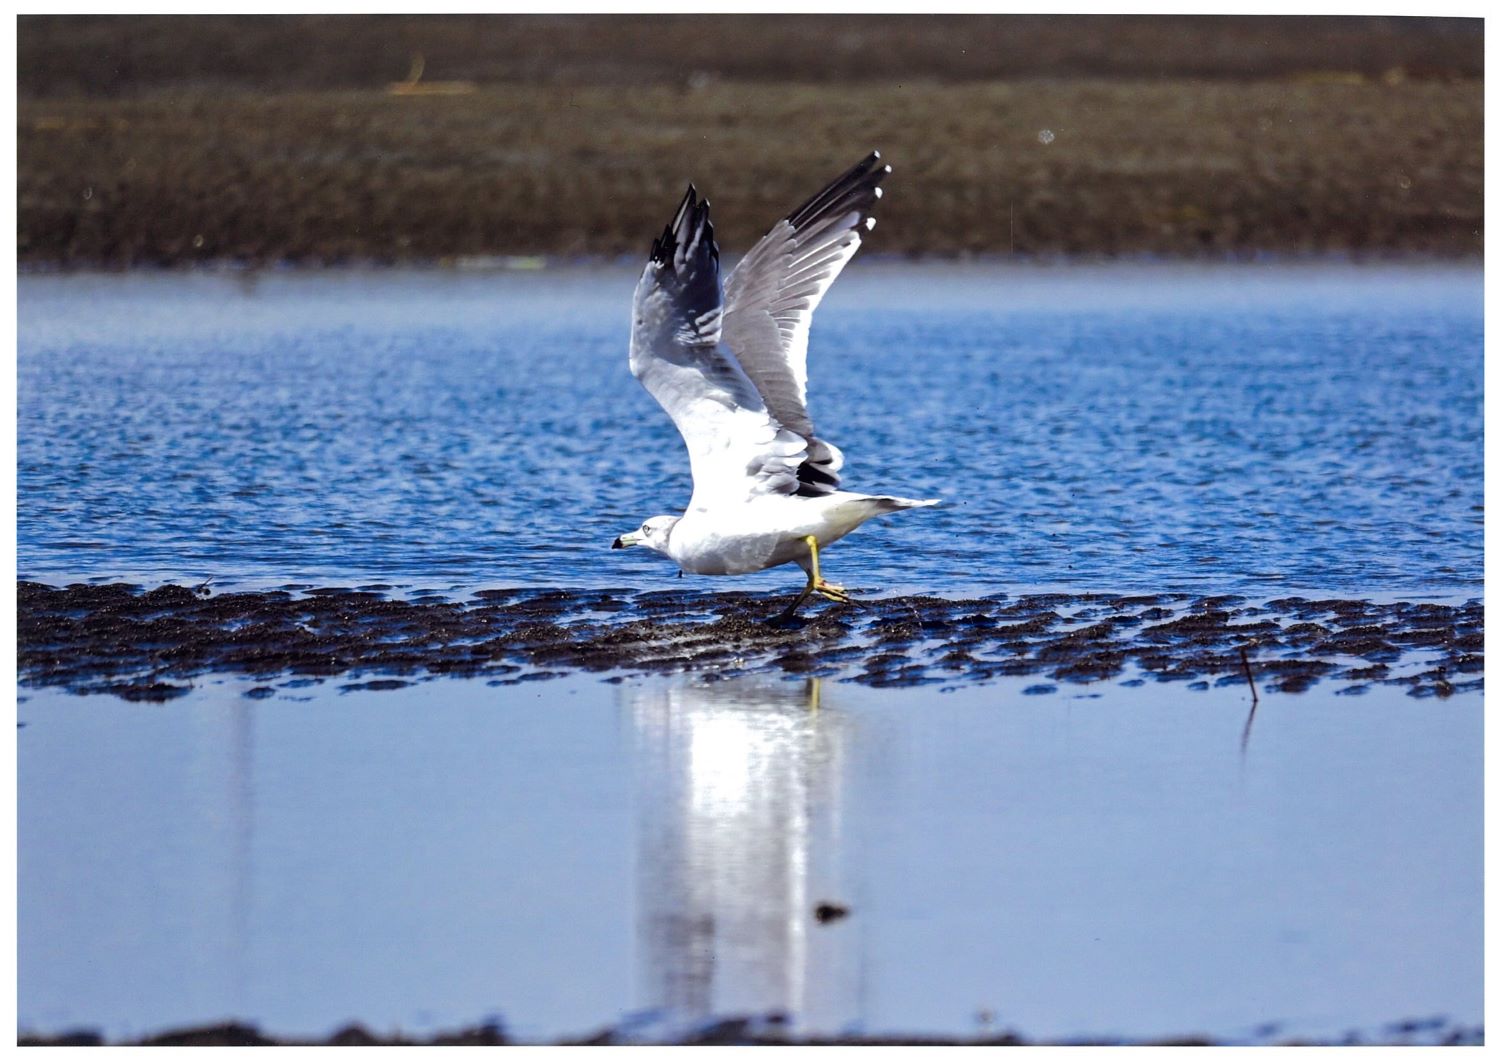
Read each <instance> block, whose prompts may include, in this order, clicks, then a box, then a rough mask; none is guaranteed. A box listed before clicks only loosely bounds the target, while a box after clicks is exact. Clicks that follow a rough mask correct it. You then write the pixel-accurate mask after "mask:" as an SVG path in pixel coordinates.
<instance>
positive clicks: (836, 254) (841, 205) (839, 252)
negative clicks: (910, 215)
mask: <svg viewBox="0 0 1500 1060" xmlns="http://www.w3.org/2000/svg"><path fill="white" fill-rule="evenodd" d="M890 171H891V167H890V166H888V165H883V164H882V163H881V161H880V152H879V151H874V152H871V154H870V155H869V157H868V158H866V159H864V160H863V161H862V162H860V163H859V164H858V165H857V166H855V167H854V168H853V169H851V170H849V172H847V173H845V174H844V175H843V176H841V177H839V178H838V179H837V180H835V181H834V182H833V183H832V184H829V185H828V186H827V187H826V188H824V189H823V190H822V191H820V192H818V193H817V194H816V195H814V196H813V197H812V198H811V199H808V200H807V201H806V202H805V203H803V204H802V205H801V206H799V207H798V208H797V209H795V210H793V211H792V212H791V213H790V214H788V215H787V216H786V217H785V218H784V219H782V220H781V221H778V222H777V223H776V225H775V227H773V228H772V229H771V231H769V232H767V233H766V235H765V236H764V237H763V238H762V239H761V241H760V242H759V243H757V244H755V246H754V247H753V248H751V250H750V253H748V254H746V255H745V257H744V258H743V259H742V260H741V261H740V263H739V265H738V266H736V268H735V270H734V272H732V273H731V274H730V276H729V279H728V281H727V282H726V284H725V298H724V321H723V332H724V342H725V344H726V345H727V346H728V347H729V348H730V350H731V351H732V352H733V353H734V356H735V358H736V359H737V360H738V361H739V363H740V367H741V368H743V369H744V371H745V374H746V375H747V376H749V377H750V380H751V382H753V383H754V384H755V387H756V389H757V390H759V391H760V394H761V397H762V398H763V399H764V400H765V403H766V407H767V408H768V409H769V410H770V412H771V415H772V416H774V417H775V418H776V419H777V421H778V422H780V423H781V424H783V425H784V426H786V427H789V428H790V429H792V430H793V431H796V432H797V433H798V434H800V435H802V436H803V437H804V438H808V439H811V438H813V425H812V418H811V417H810V416H809V415H808V412H807V331H808V327H809V326H810V324H811V322H812V315H813V310H815V309H817V308H818V303H819V302H821V301H822V300H823V295H824V294H825V293H826V292H827V290H828V288H829V287H830V286H831V285H832V284H833V281H834V280H836V279H837V278H838V275H839V273H840V272H842V271H843V269H844V266H845V265H846V264H847V263H848V261H849V259H850V258H852V257H854V252H855V251H856V250H858V249H859V243H860V239H861V237H862V236H863V235H864V233H865V232H867V231H869V230H870V229H872V228H874V227H875V219H874V218H873V217H871V216H870V214H871V212H872V211H873V210H874V209H875V204H876V203H877V202H878V201H879V200H880V194H881V192H880V182H881V181H882V180H884V179H885V178H886V175H887V174H889V173H890ZM825 445H826V443H825ZM815 448H816V447H815ZM827 448H829V449H832V447H831V446H828V447H827ZM833 453H834V455H835V456H836V455H837V450H834V451H833ZM819 455H820V454H818V453H816V452H815V453H814V459H815V461H816V459H817V457H818V456H819ZM838 462H839V463H841V462H842V461H841V460H840V461H838ZM833 469H834V470H837V464H835V465H834V468H833Z"/></svg>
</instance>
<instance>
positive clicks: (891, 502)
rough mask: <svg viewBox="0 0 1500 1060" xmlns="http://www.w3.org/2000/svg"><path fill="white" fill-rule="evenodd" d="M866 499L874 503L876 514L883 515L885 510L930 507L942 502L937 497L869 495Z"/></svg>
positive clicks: (894, 510)
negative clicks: (913, 497)
mask: <svg viewBox="0 0 1500 1060" xmlns="http://www.w3.org/2000/svg"><path fill="white" fill-rule="evenodd" d="M867 500H868V501H870V502H871V503H872V504H873V505H874V508H875V513H876V514H877V515H883V514H885V513H886V512H901V511H905V510H906V509H907V508H931V507H932V506H933V505H934V504H942V503H943V502H942V499H941V498H938V497H933V498H930V499H928V500H921V501H918V500H913V499H912V498H910V497H869V498H867Z"/></svg>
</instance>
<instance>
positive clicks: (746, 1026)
mask: <svg viewBox="0 0 1500 1060" xmlns="http://www.w3.org/2000/svg"><path fill="white" fill-rule="evenodd" d="M18 1044H20V1045H106V1044H108V1045H526V1044H539V1043H530V1042H519V1041H516V1040H514V1039H512V1038H510V1037H509V1036H508V1035H507V1034H506V1033H505V1029H504V1028H503V1027H502V1026H501V1025H499V1024H498V1023H484V1024H479V1025H477V1026H474V1027H467V1028H464V1029H462V1030H458V1031H448V1032H440V1033H438V1034H435V1035H432V1036H431V1037H426V1038H422V1037H408V1036H405V1035H402V1034H399V1033H398V1034H393V1035H383V1036H382V1035H376V1034H372V1033H371V1032H370V1031H369V1030H368V1029H367V1028H365V1027H363V1026H361V1025H360V1024H358V1023H352V1024H349V1025H348V1026H346V1027H343V1028H341V1029H339V1030H337V1031H335V1032H333V1033H332V1034H330V1035H329V1036H328V1037H327V1038H318V1039H313V1038H291V1037H276V1036H274V1035H267V1034H265V1033H263V1032H262V1031H261V1030H260V1029H259V1028H258V1027H256V1026H255V1025H254V1024H247V1023H221V1024H214V1025H210V1026H203V1027H190V1028H186V1029H183V1030H175V1031H166V1032H164V1033H161V1034H155V1035H150V1036H147V1037H144V1038H137V1039H130V1040H122V1041H106V1040H105V1039H104V1037H103V1036H102V1035H100V1034H99V1033H98V1032H96V1031H88V1030H81V1031H72V1032H68V1033H64V1034H58V1035H22V1036H21V1037H20V1039H19V1042H18ZM545 1044H552V1045H639V1044H646V1043H644V1042H642V1041H640V1040H638V1039H636V1038H633V1037H631V1036H630V1035H628V1034H626V1033H625V1032H623V1031H620V1030H616V1029H605V1030H601V1031H599V1032H598V1033H596V1034H591V1035H585V1036H582V1037H573V1038H561V1039H558V1040H557V1041H555V1042H550V1043H545ZM650 1044H657V1045H991V1046H993V1045H1483V1044H1484V1028H1483V1027H1464V1026H1460V1025H1456V1024H1451V1023H1449V1022H1448V1021H1446V1020H1444V1019H1442V1018H1433V1019H1422V1020H1402V1021H1398V1022H1395V1023H1391V1024H1388V1025H1386V1026H1385V1027H1382V1028H1380V1029H1379V1030H1378V1031H1376V1032H1374V1033H1366V1034H1361V1033H1359V1032H1355V1031H1351V1032H1349V1033H1348V1034H1346V1035H1344V1036H1343V1037H1341V1038H1336V1039H1317V1038H1303V1037H1296V1036H1287V1035H1283V1034H1282V1033H1280V1030H1279V1028H1277V1027H1276V1026H1275V1025H1274V1024H1271V1025H1268V1026H1267V1027H1265V1028H1263V1029H1262V1033H1261V1034H1260V1036H1258V1037H1256V1038H1254V1039H1253V1040H1249V1041H1238V1040H1226V1039H1220V1038H1214V1037H1211V1036H1209V1035H1201V1034H1185V1035H1181V1036H1178V1037H1169V1038H1151V1039H1139V1040H1136V1039H1124V1038H1091V1037H1078V1038H1065V1039H1055V1040H1047V1039H1033V1038H1026V1037H1023V1036H1022V1035H1020V1034H1018V1033H1017V1032H1015V1031H1001V1032H998V1033H995V1034H988V1035H974V1036H969V1037H959V1036H953V1035H918V1034H911V1035H904V1034H883V1035H869V1036H853V1035H845V1036H839V1037H832V1038H821V1037H804V1036H800V1035H796V1034H793V1033H791V1032H790V1031H788V1030H787V1029H786V1026H785V1021H784V1020H782V1019H780V1018H779V1017H776V1016H771V1017H767V1018H763V1019H742V1018H734V1019H725V1020H720V1021H717V1022H714V1023H711V1024H708V1025H706V1026H704V1027H702V1028H700V1029H699V1030H698V1031H696V1032H694V1033H690V1034H687V1035H684V1036H682V1037H678V1038H673V1039H671V1040H669V1041H661V1040H654V1041H652V1042H651V1043H650Z"/></svg>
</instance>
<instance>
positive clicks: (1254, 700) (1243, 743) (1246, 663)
mask: <svg viewBox="0 0 1500 1060" xmlns="http://www.w3.org/2000/svg"><path fill="white" fill-rule="evenodd" d="M1240 665H1241V666H1243V667H1244V668H1245V680H1246V681H1248V682H1249V684H1250V713H1249V714H1247V715H1246V716H1245V731H1244V732H1242V733H1240V754H1244V753H1245V751H1246V750H1248V749H1249V747H1250V726H1252V725H1254V724H1255V708H1256V707H1258V706H1260V695H1259V694H1258V693H1257V692H1256V691H1255V678H1254V677H1253V676H1252V675H1251V673H1250V656H1249V655H1247V654H1246V653H1245V649H1244V648H1243V647H1241V648H1240Z"/></svg>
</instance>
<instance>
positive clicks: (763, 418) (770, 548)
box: [614, 151, 938, 618]
mask: <svg viewBox="0 0 1500 1060" xmlns="http://www.w3.org/2000/svg"><path fill="white" fill-rule="evenodd" d="M890 171H891V167H890V166H888V165H883V164H882V163H881V161H880V152H878V151H876V152H874V153H872V154H871V155H870V156H869V157H868V158H866V159H865V160H864V161H862V162H860V163H859V164H858V165H856V166H855V167H854V168H853V169H851V170H849V172H847V173H845V174H844V175H843V176H841V177H839V178H838V179H837V180H835V181H834V182H833V183H832V184H829V185H828V186H827V187H826V188H824V189H823V190H822V191H820V192H818V193H817V194H816V195H814V196H813V197H812V198H811V199H808V200H807V202H805V203H803V204H802V205H801V206H799V207H798V208H797V209H795V210H793V211H792V212H791V213H790V214H788V215H787V216H786V217H785V218H783V219H782V220H781V221H778V222H777V223H776V225H775V227H773V228H772V229H771V231H770V232H768V233H766V235H765V237H764V238H762V239H761V241H760V242H759V243H757V244H755V246H754V247H753V248H752V249H751V251H750V253H748V254H746V255H745V257H744V258H743V259H742V260H741V261H740V263H739V265H738V266H737V267H736V268H735V269H734V271H733V272H731V273H730V274H729V278H728V279H727V280H725V281H723V284H722V286H721V285H720V281H719V248H718V245H717V244H716V243H715V242H714V229H713V224H712V223H711V222H710V221H709V219H708V200H707V199H703V200H699V198H698V192H697V189H695V188H694V187H693V186H692V185H691V184H689V185H688V190H687V194H686V195H685V196H683V199H682V204H681V205H680V206H678V208H677V215H676V216H675V217H674V218H673V219H672V223H671V224H670V225H668V226H667V228H666V229H665V230H664V231H663V232H662V234H661V238H660V239H657V240H656V241H655V242H653V243H652V244H651V257H650V259H649V260H648V261H647V262H646V270H645V272H644V273H642V275H641V280H640V283H639V284H638V285H637V286H636V289H635V312H634V319H633V327H632V329H631V333H630V371H631V373H632V374H634V375H635V377H636V378H637V379H639V380H640V381H641V384H642V385H643V386H644V387H645V388H646V389H647V390H648V391H650V393H651V396H652V397H654V398H655V399H656V400H657V402H658V403H659V404H660V405H661V407H662V408H663V409H665V410H666V413H667V415H668V416H670V417H671V418H672V422H673V423H674V424H676V425H677V430H678V432H679V433H681V435H682V440H683V441H684V442H686V443H687V449H688V459H689V461H690V463H691V465H692V470H693V495H692V499H691V500H690V501H689V502H688V509H687V511H686V512H684V513H683V514H682V515H680V516H677V515H657V516H653V517H652V518H650V519H647V520H646V521H645V523H643V524H642V525H641V528H640V529H639V530H636V531H634V532H633V533H629V534H622V535H621V536H620V537H617V538H615V543H614V547H615V548H625V547H627V546H629V545H641V546H644V547H645V548H649V549H652V550H653V551H656V552H660V553H662V554H663V555H665V556H668V557H670V558H671V559H673V560H674V561H676V563H677V565H678V566H679V567H681V568H682V569H683V570H684V571H690V572H691V573H693V574H752V573H754V572H755V571H760V570H765V569H767V568H768V567H775V566H779V565H780V564H783V563H795V564H797V565H798V566H799V567H801V568H802V569H803V570H804V571H805V572H806V573H807V584H806V585H805V586H804V587H803V589H802V592H801V593H799V594H798V595H797V598H796V599H795V600H793V601H792V603H791V605H790V606H788V607H787V609H786V610H785V611H783V612H782V613H781V615H780V617H781V618H790V617H791V616H792V615H793V614H794V613H795V612H796V610H797V608H798V607H800V606H801V604H802V602H803V601H804V600H806V599H807V598H808V596H809V595H810V594H812V593H818V594H819V595H821V596H824V597H826V598H828V599H830V600H834V601H837V602H840V603H852V602H853V601H852V600H851V599H850V597H849V595H848V593H847V591H846V590H845V589H843V588H842V587H841V586H838V585H832V584H830V583H829V582H826V581H824V580H823V575H822V572H821V570H820V568H819V565H818V552H819V550H820V549H823V548H826V547H828V546H829V545H831V544H832V543H833V542H835V541H837V540H838V539H839V538H841V537H843V536H844V535H845V534H847V533H849V532H850V531H851V530H853V529H854V528H855V527H857V526H859V525H860V524H861V523H863V522H864V521H865V520H866V519H870V518H873V517H874V516H877V515H883V514H885V513H886V512H897V511H901V510H902V509H904V508H922V507H926V506H928V505H933V504H937V503H938V502H937V501H935V500H909V499H907V498H905V497H874V496H870V495H868V494H864V493H851V492H849V491H847V490H842V489H839V474H838V472H839V469H840V468H841V467H842V466H843V464H844V454H843V453H841V452H840V451H839V450H838V448H837V447H835V446H834V445H833V444H832V443H830V442H828V441H826V440H824V439H822V438H820V437H818V435H817V432H816V431H815V430H814V428H813V423H812V418H811V417H810V416H809V415H808V411H807V332H808V326H809V325H810V323H811V322H812V315H813V310H815V309H817V307H818V303H819V302H821V301H822V300H823V295H824V293H825V292H826V291H827V290H828V288H829V286H830V285H832V283H833V281H834V280H835V279H837V278H838V275H839V273H840V272H841V271H843V268H844V266H845V265H846V264H847V263H848V261H849V259H850V258H852V257H853V256H854V252H855V251H856V250H858V249H859V244H860V239H861V237H862V236H863V235H864V233H865V232H867V231H869V230H870V229H872V228H874V227H875V218H873V217H871V216H870V214H871V212H872V211H873V210H874V208H875V204H876V203H877V202H878V201H879V200H880V195H881V190H880V182H881V181H882V180H884V179H885V178H886V176H887V175H888V174H889V173H890Z"/></svg>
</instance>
